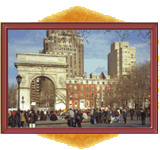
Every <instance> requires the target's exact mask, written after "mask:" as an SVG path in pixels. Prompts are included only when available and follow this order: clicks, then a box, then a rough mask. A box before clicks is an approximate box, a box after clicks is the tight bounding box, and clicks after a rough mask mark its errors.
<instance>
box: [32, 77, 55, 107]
mask: <svg viewBox="0 0 160 150" xmlns="http://www.w3.org/2000/svg"><path fill="white" fill-rule="evenodd" d="M55 97H56V96H55V85H54V83H53V81H52V80H51V79H49V78H48V77H45V76H38V77H36V78H34V79H33V80H32V81H31V84H30V105H31V109H32V108H33V109H36V110H37V109H54V108H55V102H56V98H55Z"/></svg>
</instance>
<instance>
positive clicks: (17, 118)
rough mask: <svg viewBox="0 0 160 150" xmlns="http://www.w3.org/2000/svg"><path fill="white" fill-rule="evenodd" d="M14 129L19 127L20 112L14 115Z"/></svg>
mask: <svg viewBox="0 0 160 150" xmlns="http://www.w3.org/2000/svg"><path fill="white" fill-rule="evenodd" d="M15 121H16V127H20V123H21V122H20V110H19V111H17V112H16V114H15Z"/></svg>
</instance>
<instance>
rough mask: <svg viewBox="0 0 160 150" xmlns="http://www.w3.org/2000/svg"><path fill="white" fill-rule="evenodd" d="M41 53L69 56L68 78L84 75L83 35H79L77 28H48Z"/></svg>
mask: <svg viewBox="0 0 160 150" xmlns="http://www.w3.org/2000/svg"><path fill="white" fill-rule="evenodd" d="M40 53H42V54H51V55H65V56H67V64H68V68H67V69H66V72H67V73H68V74H67V77H68V78H70V77H71V78H73V77H75V76H79V77H82V76H83V75H84V45H83V37H80V36H78V34H77V30H48V31H47V36H46V37H45V38H44V49H43V50H41V51H40Z"/></svg>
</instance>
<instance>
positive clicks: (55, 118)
mask: <svg viewBox="0 0 160 150" xmlns="http://www.w3.org/2000/svg"><path fill="white" fill-rule="evenodd" d="M50 120H52V121H56V120H58V119H57V116H56V115H55V114H54V113H53V112H51V116H50Z"/></svg>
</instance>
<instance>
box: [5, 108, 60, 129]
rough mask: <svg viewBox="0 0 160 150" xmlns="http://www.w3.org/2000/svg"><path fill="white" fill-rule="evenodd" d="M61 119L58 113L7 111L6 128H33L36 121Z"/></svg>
mask: <svg viewBox="0 0 160 150" xmlns="http://www.w3.org/2000/svg"><path fill="white" fill-rule="evenodd" d="M58 117H61V113H60V111H39V110H37V112H35V111H34V110H33V109H32V110H31V111H30V110H28V111H20V110H19V111H9V113H8V127H24V126H25V127H30V128H34V127H35V122H36V121H46V120H52V121H56V120H58Z"/></svg>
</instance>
